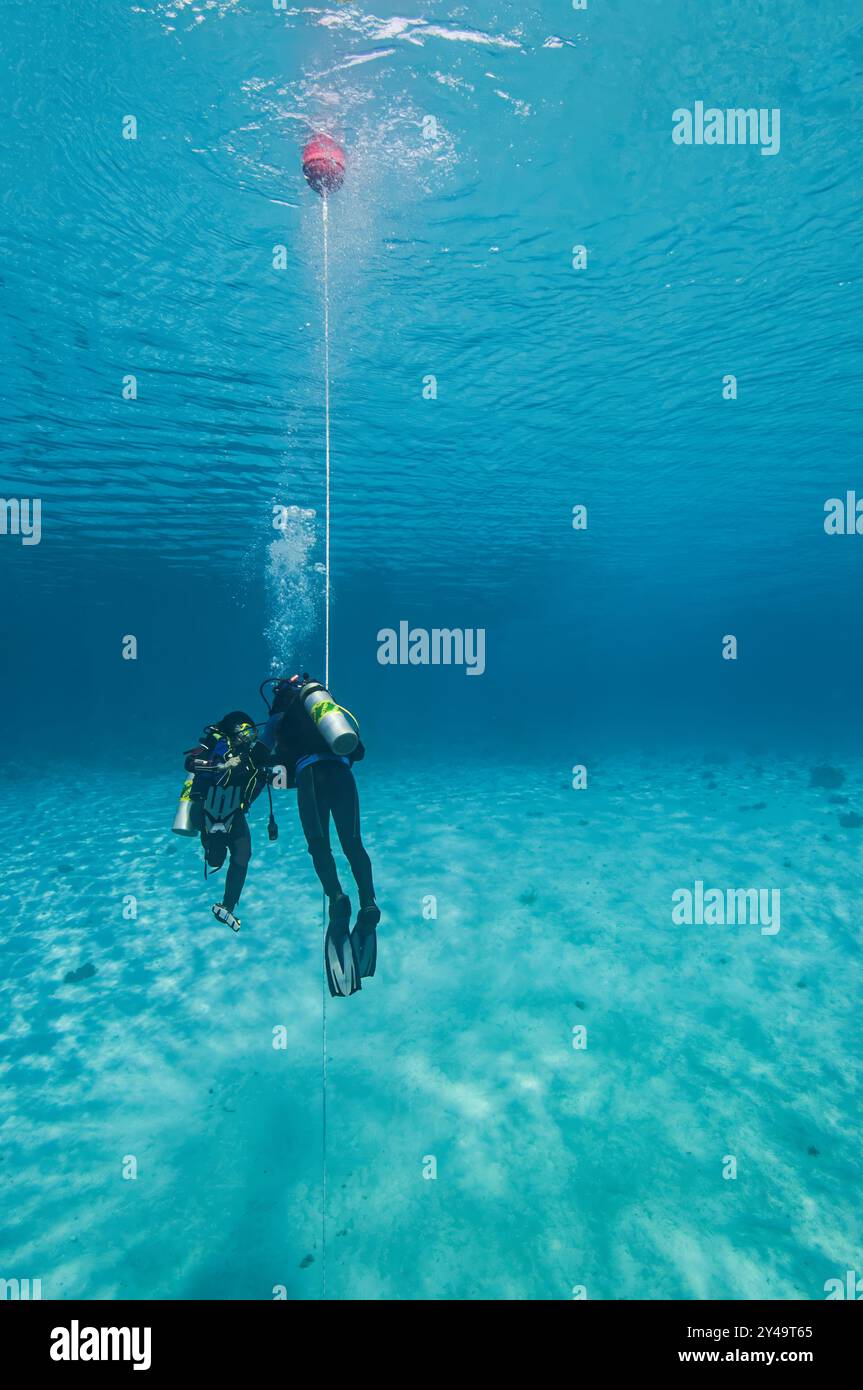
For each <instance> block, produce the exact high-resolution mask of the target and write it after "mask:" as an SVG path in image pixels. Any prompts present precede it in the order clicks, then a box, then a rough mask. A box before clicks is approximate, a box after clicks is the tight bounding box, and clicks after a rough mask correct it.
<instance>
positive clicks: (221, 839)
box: [201, 830, 228, 869]
mask: <svg viewBox="0 0 863 1390" xmlns="http://www.w3.org/2000/svg"><path fill="white" fill-rule="evenodd" d="M201 844H202V845H203V846H204V858H205V859H206V861H207V868H208V869H221V867H222V865H223V864H224V862H225V856H226V854H227V853H228V837H227V835H223V834H222V833H221V831H217V832H216V834H215V835H210V834H209V833H208V832H207V831H206V830H202V831H201Z"/></svg>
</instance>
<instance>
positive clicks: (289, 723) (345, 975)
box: [261, 676, 381, 995]
mask: <svg viewBox="0 0 863 1390" xmlns="http://www.w3.org/2000/svg"><path fill="white" fill-rule="evenodd" d="M304 679H305V680H308V677H305V678H304ZM302 685H303V680H301V679H300V677H298V676H294V677H292V679H291V680H285V681H279V682H277V683H276V689H275V697H274V699H273V704H272V712H271V716H270V719H269V722H268V723H267V726H266V728H265V729H264V731H263V733H262V734H261V740H262V742H264V743H266V744H268V745H269V746H270V747H271V748H272V749H273V759H272V761H273V762H274V763H275V764H276V765H281V766H283V767H284V769H285V773H286V778H287V782H286V784H287V786H289V787H290V786H295V787H296V789H297V809H298V810H299V813H300V823H301V825H302V827H303V833H304V834H305V837H306V843H307V845H308V847H309V853H310V855H311V856H312V863H313V864H314V866H315V872H316V873H317V875H318V878H319V879H320V881H321V886H322V887H323V890H324V892H325V893H326V895H327V898H328V900H329V931H328V933H327V949H326V951H325V960H326V966H327V980H328V982H329V986H330V992H331V993H332V994H333V995H340V994H353V993H354V992H355V990H357V989H359V988H360V980H361V979H363V978H366V977H368V976H371V975H373V974H374V973H375V965H376V961H377V938H376V935H375V928H376V927H377V924H378V922H379V921H380V916H381V913H380V908H379V907H378V905H377V903H376V902H375V886H374V881H373V879H372V865H371V860H370V859H369V856H368V854H367V852H366V849H365V846H364V845H363V842H362V837H361V834H360V801H359V795H358V793H357V784H356V782H355V781H354V775H353V772H352V771H351V767H352V765H353V764H354V763H355V762H359V761H360V759H362V758H364V757H365V748H364V747H363V745H362V743H361V742H357V746H356V748H355V749H354V751H353V752H352V753H351V754H350V755H348V756H345V757H341V756H339V755H338V754H337V753H334V752H333V751H332V749H331V748H330V746H329V744H328V743H327V741H326V739H325V738H324V736H323V734H322V733H321V732H320V730H319V729H318V728H317V726H316V724H315V723H314V722H313V720H312V719H311V718H310V717H309V715H308V713H307V712H306V710H305V709H304V707H303V703H302V701H301V700H300V698H299V692H300V689H301V687H302ZM330 816H332V818H333V821H334V822H335V827H336V833H337V834H338V837H339V843H340V844H341V847H342V849H343V850H344V852H345V858H346V859H347V861H348V863H349V864H350V866H351V872H352V874H353V876H354V879H355V880H356V885H357V890H358V893H359V899H360V905H359V912H358V914H357V921H356V925H355V927H354V930H353V932H352V933H350V938H348V926H349V923H350V917H351V903H350V899H349V898H348V896H347V894H346V893H345V891H344V889H343V888H342V885H341V883H340V881H339V875H338V870H337V868H336V862H335V860H334V858H333V851H332V848H331V845H330Z"/></svg>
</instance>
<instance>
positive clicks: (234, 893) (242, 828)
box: [185, 710, 272, 931]
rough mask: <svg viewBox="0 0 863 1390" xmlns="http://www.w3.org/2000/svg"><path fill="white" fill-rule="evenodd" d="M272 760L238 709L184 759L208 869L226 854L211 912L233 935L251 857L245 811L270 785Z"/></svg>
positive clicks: (212, 728) (209, 730)
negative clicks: (221, 887)
mask: <svg viewBox="0 0 863 1390" xmlns="http://www.w3.org/2000/svg"><path fill="white" fill-rule="evenodd" d="M271 762H272V759H271V756H270V750H269V748H268V747H267V746H266V744H264V743H261V742H259V741H258V731H257V728H256V727H255V724H254V721H253V720H252V718H251V716H250V715H248V714H245V713H244V712H243V710H232V711H231V712H230V713H229V714H226V715H225V716H224V718H222V719H220V720H219V722H218V724H210V725H209V726H208V727H207V728H206V729H205V730H204V732H203V733H202V734H201V737H200V739H199V741H198V744H197V746H196V747H195V748H193V749H192V750H191V751H190V752H189V753H188V754H187V755H186V763H185V766H186V771H187V772H191V773H194V777H195V780H194V782H193V784H192V790H191V799H192V800H193V801H197V802H198V803H199V804H200V807H201V816H202V822H201V824H202V828H201V843H202V844H203V846H204V858H205V860H206V864H207V867H208V868H210V869H221V867H222V865H223V864H224V862H225V859H226V857H227V855H228V854H230V856H231V859H230V863H229V865H228V872H227V874H226V876H225V892H224V896H223V899H222V901H221V902H220V903H214V904H213V912H214V914H215V916H216V917H217V918H218V920H219V921H220V922H225V923H227V925H228V926H229V927H231V928H232V929H233V930H234V931H239V930H240V919H239V917H235V916H234V909H235V908H236V906H237V903H238V902H239V899H240V894H241V892H242V891H243V884H244V883H245V881H246V870H247V869H248V867H249V860H250V859H251V857H252V837H251V834H250V832H249V826H248V822H247V820H246V814H245V813H246V810H247V808H248V807H249V806H251V804H252V802H253V801H254V800H255V797H256V796H259V795H260V793H261V792H262V791H263V789H264V787H265V786H266V785H267V783H268V782H269V781H270V779H271V767H270V764H271Z"/></svg>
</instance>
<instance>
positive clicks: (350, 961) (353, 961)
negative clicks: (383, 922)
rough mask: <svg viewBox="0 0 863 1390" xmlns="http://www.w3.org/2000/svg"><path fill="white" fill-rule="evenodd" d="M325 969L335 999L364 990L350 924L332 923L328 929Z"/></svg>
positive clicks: (325, 939) (325, 946) (325, 947)
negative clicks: (349, 927) (349, 929)
mask: <svg viewBox="0 0 863 1390" xmlns="http://www.w3.org/2000/svg"><path fill="white" fill-rule="evenodd" d="M324 967H325V969H326V972H327V984H328V985H329V987H330V994H331V995H332V996H333V998H334V999H338V998H340V997H341V996H344V995H348V994H356V992H357V990H358V989H362V987H363V986H362V980H361V979H360V968H359V965H358V963H357V957H356V952H355V951H354V943H353V941H352V940H351V935H350V932H349V931H348V922H344V921H337V922H330V925H329V926H328V927H327V934H326V937H325V938H324Z"/></svg>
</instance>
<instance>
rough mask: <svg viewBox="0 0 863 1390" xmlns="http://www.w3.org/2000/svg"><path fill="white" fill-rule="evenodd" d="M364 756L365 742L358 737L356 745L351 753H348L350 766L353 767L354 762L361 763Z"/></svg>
mask: <svg viewBox="0 0 863 1390" xmlns="http://www.w3.org/2000/svg"><path fill="white" fill-rule="evenodd" d="M365 756H366V749H365V744H364V743H363V741H362V739H360V738H358V739H357V746H356V748H355V749H354V751H353V753H349V754H348V762H349V763H350V765H351V767H353V765H354V763H361V762H362V760H363V758H364V757H365Z"/></svg>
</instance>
